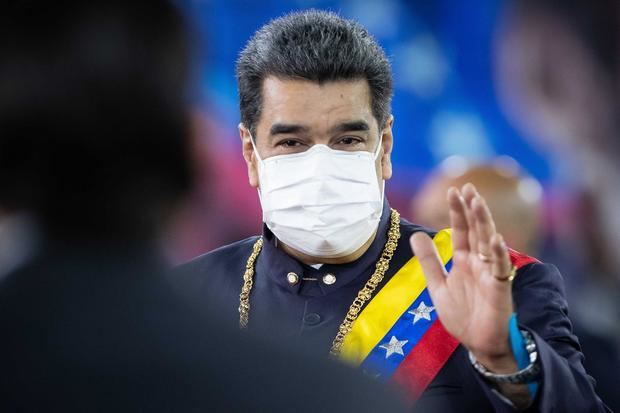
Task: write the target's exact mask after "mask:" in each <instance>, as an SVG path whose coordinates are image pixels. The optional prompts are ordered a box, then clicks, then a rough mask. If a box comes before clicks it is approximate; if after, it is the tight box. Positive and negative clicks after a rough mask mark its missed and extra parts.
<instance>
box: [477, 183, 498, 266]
mask: <svg viewBox="0 0 620 413" xmlns="http://www.w3.org/2000/svg"><path fill="white" fill-rule="evenodd" d="M472 211H473V213H474V218H475V221H476V238H477V240H478V246H477V250H478V252H479V253H480V254H482V255H484V256H487V257H489V258H490V257H491V255H492V252H491V238H492V237H493V236H494V235H495V233H496V230H495V222H494V221H493V217H492V216H491V211H490V210H489V207H488V206H487V203H486V201H485V199H484V198H483V197H482V196H480V195H478V196H477V197H475V198H474V199H473V201H472Z"/></svg>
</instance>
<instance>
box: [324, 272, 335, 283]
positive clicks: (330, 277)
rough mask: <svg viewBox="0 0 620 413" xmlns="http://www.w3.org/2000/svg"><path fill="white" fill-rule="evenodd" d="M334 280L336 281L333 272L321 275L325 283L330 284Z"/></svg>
mask: <svg viewBox="0 0 620 413" xmlns="http://www.w3.org/2000/svg"><path fill="white" fill-rule="evenodd" d="M335 282H336V276H335V275H334V274H329V273H328V274H325V275H324V276H323V283H325V284H326V285H332V284H333V283H335Z"/></svg>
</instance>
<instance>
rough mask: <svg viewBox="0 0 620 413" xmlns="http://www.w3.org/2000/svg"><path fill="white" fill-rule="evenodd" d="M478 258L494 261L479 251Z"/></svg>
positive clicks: (484, 260) (483, 260)
mask: <svg viewBox="0 0 620 413" xmlns="http://www.w3.org/2000/svg"><path fill="white" fill-rule="evenodd" d="M478 259H479V260H480V261H482V262H487V263H488V262H493V260H492V259H491V257H490V256H489V255H487V254H483V253H481V252H479V253H478Z"/></svg>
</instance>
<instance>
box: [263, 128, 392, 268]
mask: <svg viewBox="0 0 620 413" xmlns="http://www.w3.org/2000/svg"><path fill="white" fill-rule="evenodd" d="M252 141H253V139H252ZM252 143H253V142H252ZM380 148H381V142H379V146H378V147H377V150H376V152H375V153H374V154H373V153H370V152H365V151H359V152H347V151H337V150H333V149H331V148H329V147H328V146H326V145H313V146H312V147H311V148H310V149H308V150H307V151H305V152H301V153H296V154H291V155H278V156H273V157H271V158H267V159H265V160H262V159H261V158H260V156H259V155H258V151H257V150H256V147H254V152H255V154H256V156H257V158H258V160H259V162H258V174H259V181H260V190H259V195H260V200H261V205H262V208H263V221H264V222H265V224H266V225H267V227H268V228H269V229H270V230H271V231H272V232H273V233H274V234H275V236H276V237H277V238H278V239H279V240H280V241H281V242H283V243H285V244H286V245H288V246H290V247H292V248H294V249H296V250H297V251H300V252H302V253H304V254H307V255H310V256H312V257H321V258H337V257H343V256H346V255H349V254H352V253H353V252H355V251H357V250H358V249H359V248H360V247H361V246H362V245H364V243H366V241H368V239H369V238H370V237H371V236H372V235H373V233H374V232H375V231H376V230H377V227H378V225H379V220H380V219H381V212H382V211H383V192H384V191H383V186H382V188H381V189H380V188H379V184H378V179H377V170H376V166H375V161H376V159H377V156H378V154H379V152H380Z"/></svg>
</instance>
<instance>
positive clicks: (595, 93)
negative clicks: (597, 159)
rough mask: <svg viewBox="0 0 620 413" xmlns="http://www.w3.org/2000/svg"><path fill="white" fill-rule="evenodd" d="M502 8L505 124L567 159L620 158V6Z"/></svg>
mask: <svg viewBox="0 0 620 413" xmlns="http://www.w3.org/2000/svg"><path fill="white" fill-rule="evenodd" d="M508 4H509V7H508V8H507V12H506V13H505V17H504V19H503V21H502V25H501V26H500V31H499V36H498V42H497V46H498V47H497V53H496V56H497V59H496V63H497V64H496V67H497V74H498V80H499V82H498V84H499V90H500V96H501V97H502V101H503V102H504V106H505V108H506V109H507V113H508V114H509V116H511V117H512V118H513V120H515V124H516V125H517V126H518V127H520V128H521V129H522V130H524V131H525V133H526V135H527V136H532V137H534V138H535V139H537V140H538V141H543V142H545V143H547V144H549V145H550V146H551V149H552V150H555V151H558V150H560V151H562V152H564V154H566V155H568V156H571V155H572V154H575V155H577V159H579V157H578V152H582V151H583V150H587V151H593V152H597V153H601V154H606V155H611V154H613V155H614V156H615V157H618V156H620V143H619V142H618V139H617V136H616V135H617V130H618V127H619V126H620V59H618V56H620V2H618V1H617V0H597V1H591V0H512V1H510V2H508ZM576 144H577V145H581V148H579V150H576V148H575V146H574V145H576ZM610 151H611V153H610Z"/></svg>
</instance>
